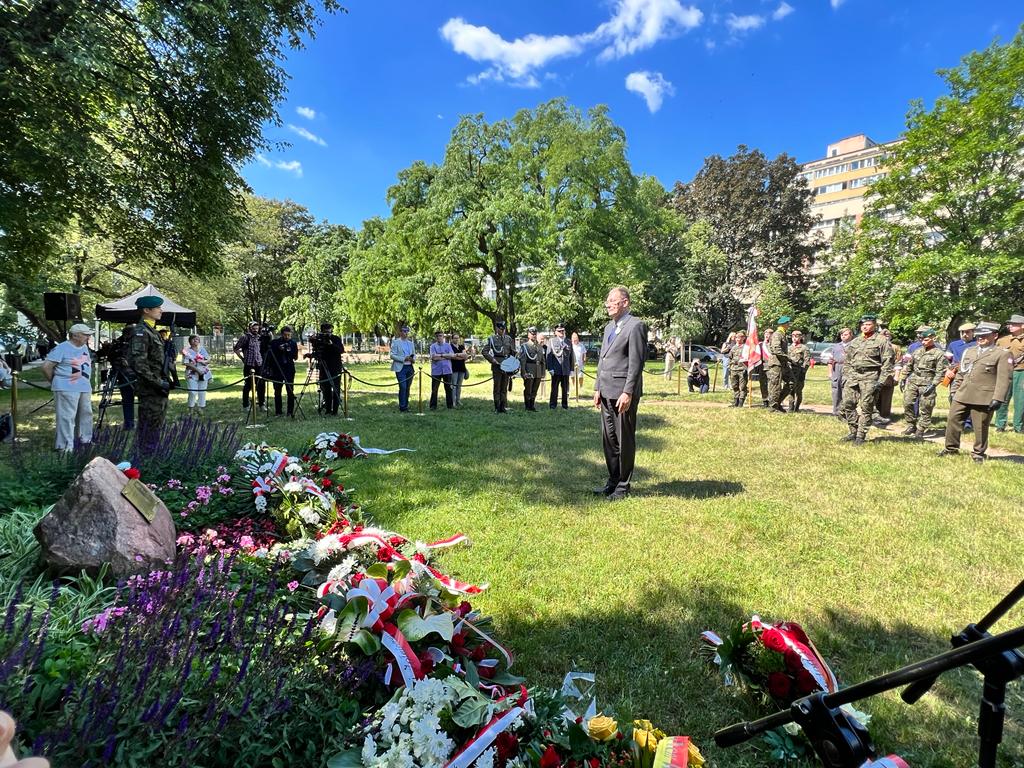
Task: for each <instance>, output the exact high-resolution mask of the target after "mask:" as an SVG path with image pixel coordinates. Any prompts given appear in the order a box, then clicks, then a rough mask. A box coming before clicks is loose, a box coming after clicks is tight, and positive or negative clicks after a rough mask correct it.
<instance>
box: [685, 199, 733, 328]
mask: <svg viewBox="0 0 1024 768" xmlns="http://www.w3.org/2000/svg"><path fill="white" fill-rule="evenodd" d="M682 243H683V246H684V249H685V253H684V257H683V261H682V264H680V265H679V268H678V272H677V276H676V280H675V284H676V286H677V288H676V294H675V297H674V301H673V308H672V312H671V323H670V326H669V328H670V332H671V335H673V336H679V337H681V338H684V339H688V340H691V341H699V342H712V343H714V342H715V341H716V339H717V337H718V336H719V335H720V333H721V332H722V331H723V330H724V329H726V328H728V327H729V325H730V324H731V322H732V319H733V318H734V317H735V316H736V315H737V314H740V312H741V311H742V308H741V307H740V304H739V302H738V301H737V300H736V298H735V297H734V296H733V293H732V290H731V285H730V283H729V280H728V269H729V267H728V259H727V258H726V256H725V254H724V253H723V252H722V250H721V249H720V248H719V247H718V246H717V245H715V243H714V236H713V233H712V231H711V225H710V224H709V223H708V222H707V221H705V220H703V219H701V220H700V221H698V222H696V223H695V224H694V225H693V226H692V227H690V228H689V229H688V230H687V231H686V232H685V233H684V234H683V235H682Z"/></svg>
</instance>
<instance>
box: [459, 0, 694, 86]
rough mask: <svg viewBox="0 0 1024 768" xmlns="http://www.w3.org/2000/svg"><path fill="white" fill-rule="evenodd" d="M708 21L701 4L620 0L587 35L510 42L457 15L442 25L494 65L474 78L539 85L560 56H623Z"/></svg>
mask: <svg viewBox="0 0 1024 768" xmlns="http://www.w3.org/2000/svg"><path fill="white" fill-rule="evenodd" d="M703 20H704V14H703V13H702V12H701V11H700V9H699V8H697V7H695V6H687V5H682V3H681V2H680V0H616V3H615V6H614V11H613V13H612V16H611V18H610V19H608V21H606V22H604V23H603V24H600V25H599V26H598V27H597V28H596V29H594V30H593V31H592V32H586V33H583V34H576V35H537V34H529V35H526V36H524V37H519V38H516V39H515V40H511V41H510V40H506V39H505V38H503V37H502V36H501V35H499V34H497V33H496V32H493V31H491V30H490V29H489V28H487V27H482V26H477V25H475V24H470V23H468V22H467V21H466V20H465V19H462V18H458V17H456V18H452V19H449V20H448V21H447V22H445V24H444V26H443V27H441V36H442V37H443V38H444V39H445V40H446V41H448V43H449V44H450V45H451V46H452V49H453V50H454V51H455V52H456V53H461V54H463V55H464V56H468V57H469V58H471V59H472V60H473V61H478V62H482V63H485V64H488V65H489V67H488V68H487V69H485V70H484V71H482V72H479V73H477V74H475V75H471V76H470V77H469V78H467V79H468V81H469V82H470V83H473V84H474V85H476V84H480V83H484V82H487V81H495V82H508V83H509V84H511V85H518V86H523V87H527V88H536V87H537V86H539V85H540V80H539V79H538V77H537V72H538V70H541V69H543V68H544V67H545V66H547V65H548V64H549V63H550V62H552V61H554V60H555V59H559V58H565V57H570V56H579V55H580V54H582V53H584V52H585V51H586V50H587V49H588V48H590V47H593V46H602V49H601V52H600V54H599V58H601V59H616V58H621V57H623V56H628V55H630V54H632V53H636V52H637V51H640V50H643V49H645V48H650V47H651V46H652V45H654V44H655V43H657V42H658V41H659V40H662V39H664V38H667V37H674V36H676V35H679V34H682V33H684V32H686V31H687V30H690V29H693V28H695V27H698V26H700V24H701V22H702V21H703Z"/></svg>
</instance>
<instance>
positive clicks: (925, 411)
mask: <svg viewBox="0 0 1024 768" xmlns="http://www.w3.org/2000/svg"><path fill="white" fill-rule="evenodd" d="M929 387H931V390H932V391H931V394H929V395H926V394H924V391H925V390H926V389H928V388H929ZM915 404H916V405H917V413H916V414H915V412H914V407H915ZM934 410H935V387H932V383H931V380H927V381H915V380H914V379H910V380H909V381H907V387H906V389H904V390H903V419H904V420H905V421H906V422H907V426H908V427H914V428H915V429H916V430H917V431H918V432H927V431H928V430H929V429H931V427H932V411H934Z"/></svg>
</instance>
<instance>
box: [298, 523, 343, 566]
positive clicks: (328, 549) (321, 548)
mask: <svg viewBox="0 0 1024 768" xmlns="http://www.w3.org/2000/svg"><path fill="white" fill-rule="evenodd" d="M299 515H300V516H302V510H301V509H300V510H299ZM302 519H303V520H305V519H306V518H305V517H302ZM342 550H343V547H342V546H341V537H340V536H338V535H337V534H336V533H330V534H328V535H326V536H324V537H323V538H322V539H320V541H318V542H316V544H314V545H313V562H314V563H316V564H317V565H320V563H322V562H323V561H324V560H326V559H327V558H329V557H330V556H331V555H333V554H334V553H335V552H341V551H342Z"/></svg>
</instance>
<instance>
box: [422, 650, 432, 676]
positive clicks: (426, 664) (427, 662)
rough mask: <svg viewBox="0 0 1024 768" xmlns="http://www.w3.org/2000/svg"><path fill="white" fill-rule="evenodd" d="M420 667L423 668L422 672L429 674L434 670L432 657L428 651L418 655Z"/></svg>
mask: <svg viewBox="0 0 1024 768" xmlns="http://www.w3.org/2000/svg"><path fill="white" fill-rule="evenodd" d="M419 660H420V667H422V668H423V674H425V675H429V674H430V673H431V672H433V671H434V657H433V656H431V655H430V654H429V653H427V652H424V653H423V654H422V655H421V656H420V657H419Z"/></svg>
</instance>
